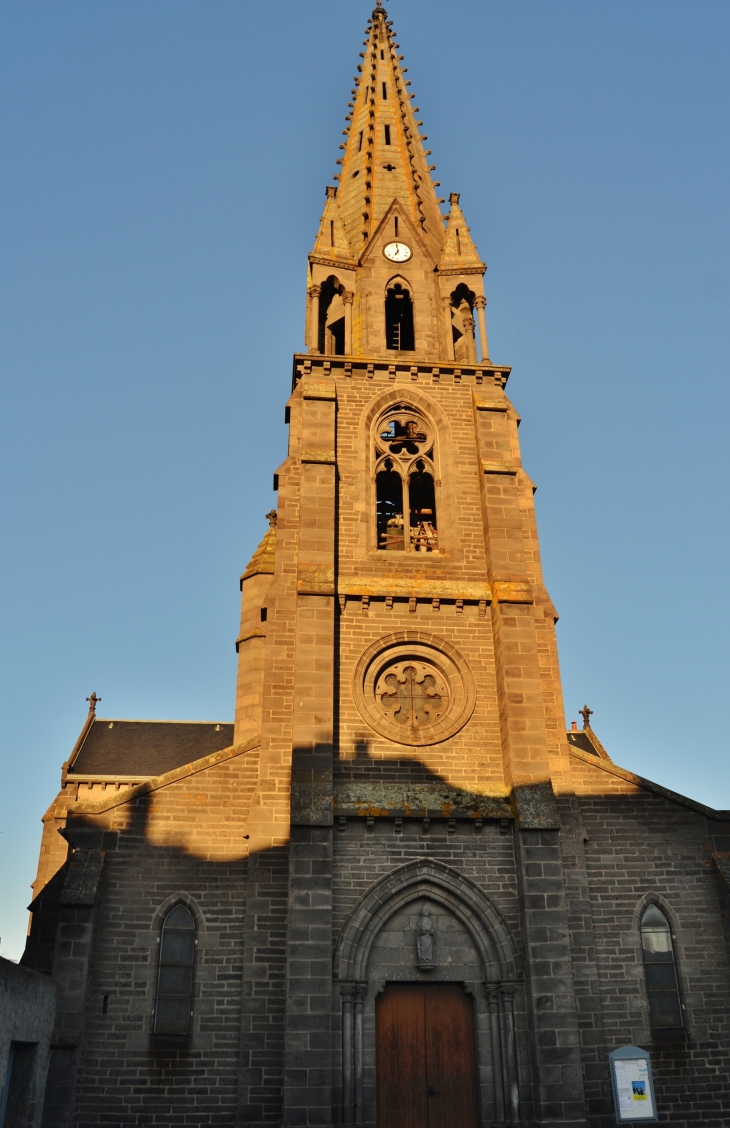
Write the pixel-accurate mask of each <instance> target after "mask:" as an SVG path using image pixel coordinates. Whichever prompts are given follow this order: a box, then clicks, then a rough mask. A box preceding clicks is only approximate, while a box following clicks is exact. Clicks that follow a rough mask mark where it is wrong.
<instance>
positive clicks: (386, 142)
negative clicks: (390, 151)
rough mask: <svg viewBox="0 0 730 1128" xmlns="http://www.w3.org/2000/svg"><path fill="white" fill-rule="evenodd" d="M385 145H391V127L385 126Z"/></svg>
mask: <svg viewBox="0 0 730 1128" xmlns="http://www.w3.org/2000/svg"><path fill="white" fill-rule="evenodd" d="M385 144H386V145H390V126H389V125H386V126H385Z"/></svg>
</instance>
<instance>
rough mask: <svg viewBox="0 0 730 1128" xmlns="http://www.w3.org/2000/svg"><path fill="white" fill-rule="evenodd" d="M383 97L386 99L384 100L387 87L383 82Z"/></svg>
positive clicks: (386, 94)
mask: <svg viewBox="0 0 730 1128" xmlns="http://www.w3.org/2000/svg"><path fill="white" fill-rule="evenodd" d="M383 97H384V98H386V99H387V97H388V87H387V84H386V83H385V82H384V83H383Z"/></svg>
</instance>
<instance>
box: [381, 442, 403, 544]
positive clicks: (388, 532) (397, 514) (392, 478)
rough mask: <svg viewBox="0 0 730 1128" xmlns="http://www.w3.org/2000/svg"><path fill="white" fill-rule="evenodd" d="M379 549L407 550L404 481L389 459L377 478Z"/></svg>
mask: <svg viewBox="0 0 730 1128" xmlns="http://www.w3.org/2000/svg"><path fill="white" fill-rule="evenodd" d="M375 494H376V511H377V525H378V548H379V549H383V550H386V551H387V550H393V549H396V550H400V551H403V549H404V548H405V529H404V524H403V479H402V478H401V476H400V474H398V473H396V471H395V470H394V469H393V463H392V462H391V460H390V459H388V460H387V461H386V462H385V464H384V466H383V469H382V470H381V471H380V472H379V473H378V474H376V476H375Z"/></svg>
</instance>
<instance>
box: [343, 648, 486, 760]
mask: <svg viewBox="0 0 730 1128" xmlns="http://www.w3.org/2000/svg"><path fill="white" fill-rule="evenodd" d="M352 691H353V697H354V700H355V704H356V705H357V708H358V710H359V711H360V715H361V716H362V718H363V720H365V721H366V722H367V724H368V725H369V726H370V728H372V729H374V731H375V732H378V733H380V735H381V736H384V737H386V739H388V740H392V741H394V742H395V743H397V744H409V745H411V746H419V745H425V744H438V743H439V741H442V740H448V738H449V737H450V736H453V735H454V734H455V733H457V732H458V731H459V729H460V728H462V727H463V726H464V725H465V724H466V722H467V721H468V720H469V717H470V716H471V714H472V711H473V709H474V702H475V699H476V687H475V685H474V678H473V677H472V674H471V671H470V669H469V666H468V665H467V663H466V662H465V660H464V658H463V657H462V655H461V654H460V653H459V651H458V650H457V649H456V647H454V646H452V645H451V643H449V642H447V641H446V639H443V638H437V637H436V636H435V635H431V634H426V633H425V632H424V631H418V632H417V634H416V635H415V637H414V636H413V635H410V636H409V634H408V633H407V632H404V633H397V634H391V635H387V636H386V637H385V638H381V639H379V640H378V641H377V642H374V643H373V644H372V645H371V646H369V647H368V649H367V650H366V651H365V653H364V654H363V655H362V656H361V658H360V661H359V662H358V663H357V666H356V668H355V671H354V675H353V681H352Z"/></svg>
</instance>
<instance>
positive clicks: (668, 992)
mask: <svg viewBox="0 0 730 1128" xmlns="http://www.w3.org/2000/svg"><path fill="white" fill-rule="evenodd" d="M641 948H642V952H643V955H644V974H645V976H646V993H647V995H648V997H649V1018H650V1021H651V1028H652V1030H678V1029H680V1028H681V1027H682V1026H683V1025H684V1023H683V1021H682V1004H681V1003H680V1001H679V986H678V983H677V968H676V965H675V962H674V945H673V943H672V930H671V928H670V927H669V921H668V920H667V918H666V917H665V915H664V913H663V912H662V911H661V909H658V908H657V906H656V905H649V906H648V907H647V908H646V909H645V910H644V912H643V914H642V917H641Z"/></svg>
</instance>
